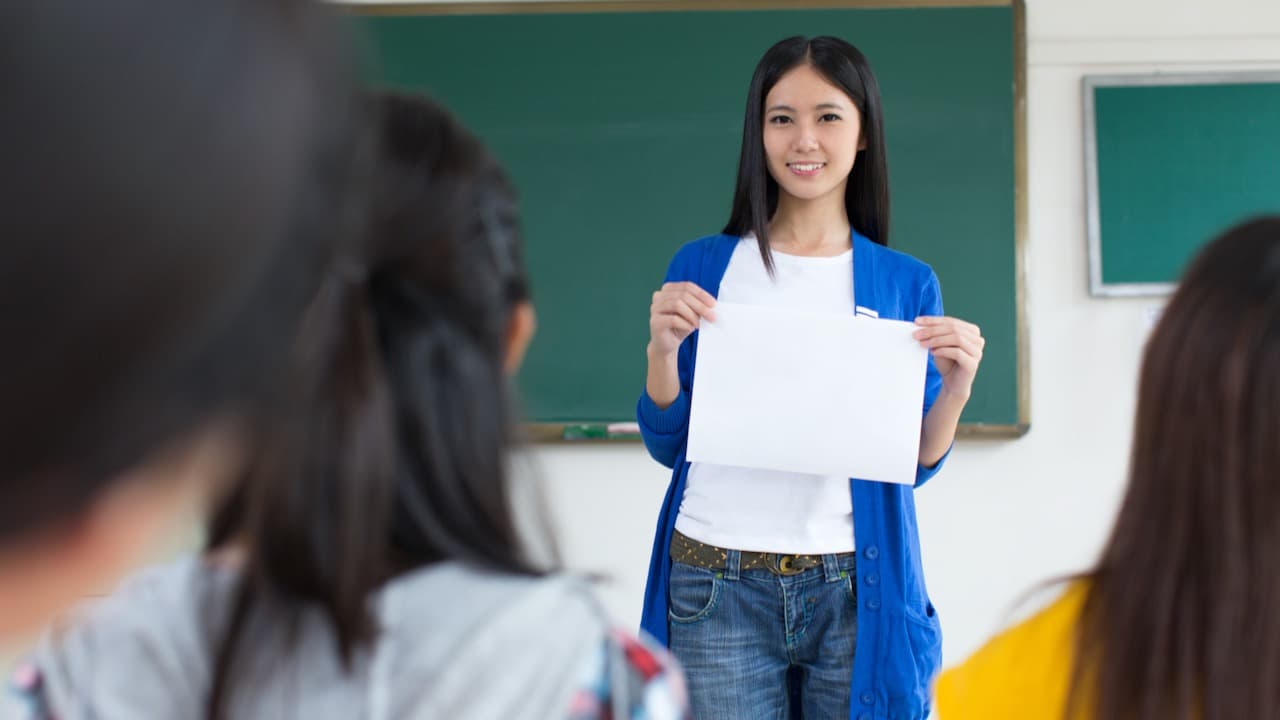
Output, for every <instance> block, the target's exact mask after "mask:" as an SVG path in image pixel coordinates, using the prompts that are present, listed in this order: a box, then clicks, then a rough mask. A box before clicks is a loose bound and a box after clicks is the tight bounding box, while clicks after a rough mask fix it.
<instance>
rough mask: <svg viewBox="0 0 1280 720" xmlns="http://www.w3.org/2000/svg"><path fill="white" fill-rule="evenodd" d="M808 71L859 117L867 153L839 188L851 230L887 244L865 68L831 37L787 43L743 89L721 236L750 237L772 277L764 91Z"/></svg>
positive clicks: (773, 205)
mask: <svg viewBox="0 0 1280 720" xmlns="http://www.w3.org/2000/svg"><path fill="white" fill-rule="evenodd" d="M801 65H809V66H810V67H812V68H813V69H814V70H816V71H817V72H818V74H820V75H822V77H824V78H826V80H827V82H830V83H831V84H832V85H835V86H836V87H838V88H840V90H842V91H843V92H844V93H845V94H846V95H848V96H849V98H850V99H851V100H853V104H854V105H855V106H856V107H857V108H858V114H859V115H861V117H862V139H863V141H864V142H865V144H866V149H865V150H861V151H859V152H858V157H857V159H856V160H855V161H854V163H853V171H852V172H851V173H849V182H848V184H847V185H846V186H845V191H844V204H845V210H846V212H847V213H848V215H849V224H850V225H852V226H853V229H855V230H857V231H858V232H859V233H861V234H862V235H864V236H866V237H867V238H868V239H870V240H871V241H873V242H877V243H880V244H881V245H888V244H889V163H888V160H887V159H886V157H885V143H884V118H883V113H882V111H881V109H880V85H879V84H878V83H877V82H876V76H875V73H873V72H872V71H871V63H869V62H868V61H867V58H866V57H865V56H864V55H863V54H862V53H861V52H860V51H859V50H858V49H857V48H856V47H854V46H853V45H850V44H849V43H847V42H845V41H844V40H841V39H840V38H837V37H829V36H823V37H815V38H806V37H802V36H799V35H797V36H795V37H789V38H787V39H786V40H782V41H779V42H778V43H777V44H775V45H774V46H773V47H771V48H769V49H768V50H766V51H765V53H764V57H761V58H760V62H759V63H757V64H756V69H755V73H754V74H752V76H751V85H750V87H749V88H748V89H747V110H746V114H745V116H744V118H743V121H742V152H741V155H740V156H739V160H738V181H737V185H736V187H735V188H734V191H733V210H732V211H731V212H730V213H729V221H728V222H727V223H725V226H724V230H722V231H721V232H724V233H726V234H729V235H738V236H742V235H746V234H747V233H755V236H756V241H757V242H758V243H759V245H760V256H761V257H762V258H763V259H764V265H765V268H767V269H768V270H769V272H770V273H772V272H773V254H772V253H771V252H770V250H769V221H770V220H771V219H772V218H773V214H774V212H775V211H777V209H778V182H777V181H776V180H774V179H773V176H772V175H770V174H769V163H768V160H767V158H766V157H765V152H764V103H765V99H766V98H767V97H768V96H769V91H770V90H772V89H773V86H774V85H776V84H778V80H779V79H781V78H782V76H783V75H786V74H787V72H789V71H791V70H793V69H795V68H797V67H799V66H801Z"/></svg>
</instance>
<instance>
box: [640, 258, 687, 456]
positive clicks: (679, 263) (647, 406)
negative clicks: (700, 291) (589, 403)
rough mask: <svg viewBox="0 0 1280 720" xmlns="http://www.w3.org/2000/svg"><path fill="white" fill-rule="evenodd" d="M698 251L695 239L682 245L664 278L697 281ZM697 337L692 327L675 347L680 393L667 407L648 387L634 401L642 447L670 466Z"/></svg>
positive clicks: (683, 424) (682, 433) (679, 438)
mask: <svg viewBox="0 0 1280 720" xmlns="http://www.w3.org/2000/svg"><path fill="white" fill-rule="evenodd" d="M700 251H701V245H699V244H696V243H690V244H688V245H685V246H684V247H683V248H681V249H680V251H679V252H677V253H676V255H675V257H674V258H672V259H671V265H670V266H669V267H668V268H667V275H666V278H665V279H664V280H663V282H686V281H693V282H698V277H697V273H696V269H697V268H698V267H699V265H700V262H699V256H700V255H701V252H700ZM697 338H698V331H697V330H694V331H693V332H692V333H690V334H689V337H687V338H685V339H684V342H682V343H680V349H679V350H678V351H677V356H676V369H677V374H678V376H679V378H680V393H679V394H678V395H676V399H675V401H673V402H672V403H671V405H669V406H668V407H666V408H659V407H658V406H657V404H656V403H654V402H653V398H651V397H649V392H648V390H647V389H645V388H641V390H640V400H639V402H638V403H636V420H637V421H638V422H639V424H640V437H641V438H642V439H643V440H644V446H645V448H646V449H647V450H648V451H649V455H651V456H652V457H653V459H654V460H657V461H658V462H660V463H662V464H663V465H666V466H667V467H669V468H673V467H675V464H676V460H677V459H678V458H679V457H680V455H681V453H682V452H683V451H684V447H685V441H686V440H687V439H688V437H689V399H690V394H691V393H692V392H693V358H694V354H695V351H696V348H697V344H698V340H697Z"/></svg>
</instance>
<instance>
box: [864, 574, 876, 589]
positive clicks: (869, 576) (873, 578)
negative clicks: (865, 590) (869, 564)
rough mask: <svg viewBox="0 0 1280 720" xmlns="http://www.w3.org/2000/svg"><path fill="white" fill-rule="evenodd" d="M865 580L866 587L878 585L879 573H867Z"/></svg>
mask: <svg viewBox="0 0 1280 720" xmlns="http://www.w3.org/2000/svg"><path fill="white" fill-rule="evenodd" d="M865 579H866V581H867V584H868V585H871V586H875V585H879V584H880V574H879V573H867V577H866V578H865Z"/></svg>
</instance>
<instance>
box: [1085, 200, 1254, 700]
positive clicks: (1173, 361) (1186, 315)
mask: <svg viewBox="0 0 1280 720" xmlns="http://www.w3.org/2000/svg"><path fill="white" fill-rule="evenodd" d="M1277 369H1280V216H1272V217H1266V218H1259V219H1257V220H1254V221H1252V222H1248V223H1245V224H1242V225H1238V226H1236V227H1234V228H1232V229H1231V230H1229V231H1227V232H1226V233H1225V234H1223V235H1222V236H1221V237H1219V238H1218V239H1216V240H1214V241H1213V242H1212V243H1210V244H1209V245H1208V246H1207V247H1206V248H1205V249H1204V250H1203V251H1202V252H1201V253H1200V254H1199V256H1198V257H1197V258H1196V259H1195V261H1194V262H1192V264H1191V265H1190V267H1189V268H1188V269H1187V272H1186V274H1185V275H1184V276H1183V278H1182V281H1181V282H1180V284H1179V287H1178V290H1177V292H1175V293H1174V295H1173V297H1172V299H1170V301H1169V304H1168V306H1167V307H1166V308H1165V310H1164V313H1163V315H1162V317H1161V319H1160V322H1159V324H1158V325H1157V326H1156V328H1155V330H1154V331H1153V333H1152V335H1151V339H1150V340H1149V341H1148V342H1147V347H1146V350H1145V352H1144V357H1143V362H1142V376H1141V381H1140V383H1139V389H1138V407H1137V414H1136V417H1135V420H1134V433H1133V450H1132V460H1131V466H1130V470H1129V487H1128V491H1127V492H1126V495H1125V498H1124V502H1123V503H1122V505H1121V508H1120V513H1119V515H1118V517H1117V518H1116V523H1115V527H1114V529H1113V530H1112V532H1111V537H1110V539H1109V540H1108V541H1107V544H1106V546H1105V547H1104V549H1103V551H1102V557H1101V559H1100V560H1099V562H1098V565H1097V567H1096V568H1095V569H1094V570H1093V571H1091V572H1090V573H1088V574H1087V575H1086V576H1085V577H1086V578H1087V579H1088V580H1089V590H1088V594H1087V596H1086V600H1085V603H1084V606H1083V610H1082V615H1081V619H1080V627H1079V636H1078V641H1077V642H1078V647H1077V653H1076V658H1075V668H1074V680H1073V693H1072V696H1071V706H1070V707H1069V708H1068V710H1069V712H1068V714H1066V715H1064V716H1065V717H1083V716H1088V717H1096V718H1128V719H1131V720H1156V719H1157V718H1158V719H1160V720H1193V719H1198V718H1257V717H1274V716H1275V713H1276V708H1278V707H1280V686H1278V685H1277V684H1276V682H1275V675H1276V672H1277V671H1280V617H1278V616H1277V615H1276V613H1275V605H1276V602H1277V599H1280V522H1278V521H1277V518H1280V483H1277V482H1276V467H1278V466H1280V375H1277ZM1070 711H1074V714H1073V713H1072V712H1070Z"/></svg>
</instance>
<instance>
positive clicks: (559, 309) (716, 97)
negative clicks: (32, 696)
mask: <svg viewBox="0 0 1280 720" xmlns="http://www.w3.org/2000/svg"><path fill="white" fill-rule="evenodd" d="M536 5H537V3H529V4H524V3H516V4H508V5H505V6H502V9H504V10H510V11H511V12H513V13H517V14H503V13H500V12H499V13H495V12H492V10H493V9H494V8H493V7H491V6H475V7H476V8H483V10H481V9H476V10H474V14H467V13H468V9H467V8H468V6H467V5H434V6H433V5H422V6H413V7H411V8H410V9H408V10H406V9H405V8H404V7H403V6H386V7H381V8H374V9H372V10H368V9H366V10H363V11H360V12H359V13H358V14H357V15H356V20H357V23H358V25H359V26H360V30H361V35H362V37H363V43H364V48H365V52H366V57H367V58H368V68H369V71H368V72H369V73H370V75H371V76H372V78H373V79H374V81H375V82H376V83H379V84H383V85H387V86H392V87H397V88H402V89H419V90H424V91H427V92H429V93H431V94H432V95H434V96H436V97H438V98H440V99H441V100H443V101H444V102H445V103H446V104H448V105H449V106H450V107H451V108H452V109H453V110H454V111H455V112H456V113H457V114H458V115H459V116H460V117H461V118H462V119H463V120H464V121H465V122H466V123H467V124H468V125H469V126H470V127H471V128H473V129H474V130H475V131H476V132H477V133H478V134H479V135H480V136H481V137H482V138H483V139H484V140H485V141H486V142H487V143H488V144H489V145H490V147H492V148H493V149H494V151H495V152H496V153H497V155H498V156H499V157H500V158H501V159H502V160H503V161H504V163H505V164H506V165H507V167H508V169H509V170H510V172H511V174H512V176H513V178H514V180H515V183H516V185H517V186H518V188H519V190H520V193H521V205H522V210H523V220H524V229H525V237H526V244H527V252H528V260H529V266H530V272H531V276H532V283H533V291H534V299H535V302H536V304H537V307H538V310H539V330H538V335H537V337H536V339H535V341H534V344H533V346H532V348H531V349H530V352H529V355H528V357H527V359H526V365H525V369H524V370H523V372H522V374H521V376H520V378H519V385H520V387H521V390H522V394H523V404H524V410H525V413H526V416H527V417H528V418H530V420H531V421H534V422H540V423H574V422H608V421H630V420H634V412H635V401H636V397H637V395H638V393H639V392H640V390H641V388H642V386H643V382H644V371H645V357H644V348H645V344H646V342H647V339H648V310H649V300H650V295H651V294H652V292H653V291H654V290H655V289H657V287H658V285H659V284H660V283H661V281H662V278H663V275H664V273H665V271H666V266H667V263H668V261H669V260H670V258H671V256H672V254H673V253H674V252H675V250H676V249H677V248H678V247H679V246H680V245H681V244H683V243H684V242H686V241H688V240H691V239H694V238H696V237H700V236H702V235H707V234H711V233H714V232H718V231H719V229H720V228H721V227H722V226H723V225H724V222H725V220H726V218H727V215H728V212H729V205H730V200H731V192H732V189H733V182H734V175H735V172H736V168H737V156H738V151H739V144H740V141H741V140H740V138H741V132H742V108H743V107H744V103H745V100H746V90H747V84H748V82H749V80H750V77H751V72H752V70H753V68H754V66H755V63H756V61H757V60H758V59H759V57H760V55H761V54H762V53H763V52H764V50H765V49H766V48H768V47H769V46H770V45H772V44H773V43H774V42H776V41H777V40H779V39H781V38H783V37H786V36H789V35H795V34H804V35H822V34H833V35H839V36H841V37H844V38H846V39H848V40H850V41H851V42H853V43H854V44H856V45H858V46H859V47H860V48H861V49H862V50H863V51H864V52H865V53H866V54H867V56H868V57H869V58H870V59H871V61H872V64H873V66H874V67H875V69H876V72H877V75H878V77H879V80H880V85H881V88H882V92H883V97H884V113H885V122H886V128H887V138H888V156H889V166H890V174H891V178H892V201H893V206H892V223H893V228H892V231H893V235H892V238H891V244H892V246H893V247H896V248H899V249H901V250H905V251H907V252H909V253H912V254H913V255H915V256H917V257H919V258H921V259H923V260H925V261H926V262H928V263H930V264H931V265H933V267H934V268H935V270H936V271H937V273H938V275H939V277H940V279H941V282H942V288H943V296H944V301H945V303H946V307H947V310H948V312H949V313H950V314H953V315H958V316H960V317H964V318H967V319H970V320H972V321H974V322H977V323H979V324H980V325H981V326H982V328H983V331H984V334H985V335H986V336H987V338H988V344H987V348H986V357H985V359H984V361H983V367H982V371H981V374H980V377H979V380H978V382H977V384H976V386H975V388H974V395H973V398H972V400H971V401H970V403H969V406H968V408H967V410H966V413H965V416H964V418H963V420H964V422H965V423H966V427H967V428H968V430H969V431H971V432H972V431H978V432H982V431H983V430H984V429H987V430H990V429H992V428H995V432H996V433H997V434H998V433H1010V432H1018V431H1021V430H1024V429H1025V425H1026V420H1027V417H1026V415H1027V413H1026V404H1025V396H1024V395H1020V390H1025V388H1023V387H1020V381H1021V378H1020V375H1021V374H1022V373H1021V372H1020V369H1021V368H1022V367H1023V364H1024V362H1025V358H1021V357H1020V356H1019V331H1018V317H1019V312H1018V304H1019V290H1018V281H1017V243H1016V238H1015V236H1016V234H1017V233H1016V226H1017V222H1016V218H1015V215H1016V205H1017V203H1016V186H1017V184H1018V183H1017V177H1016V176H1017V172H1016V170H1017V159H1018V158H1017V157H1016V156H1017V152H1016V145H1017V143H1016V135H1017V133H1018V131H1019V130H1018V128H1019V123H1018V121H1017V117H1018V107H1017V91H1016V88H1015V84H1016V81H1017V80H1018V79H1019V76H1020V73H1018V72H1017V70H1016V68H1017V67H1018V64H1019V55H1020V53H1019V48H1018V46H1017V42H1016V38H1018V37H1020V29H1018V28H1017V27H1016V25H1019V24H1020V21H1021V17H1020V15H1021V8H1020V6H1019V7H1014V6H1012V5H1008V4H1006V5H1003V6H989V5H990V3H988V6H986V7H931V8H892V9H873V8H858V7H850V8H836V9H830V8H828V9H779V10H750V11H748V10H714V11H712V10H704V11H682V12H669V11H663V12H652V11H646V12H639V11H617V8H616V7H612V8H611V11H598V10H599V9H600V8H601V7H602V6H614V5H616V4H614V3H608V4H605V3H599V4H592V3H583V4H581V5H573V6H563V5H557V8H558V9H559V10H558V11H557V12H550V13H548V12H535V11H529V12H520V9H521V6H525V7H530V6H536ZM566 7H567V8H568V9H571V10H573V11H572V12H568V11H560V10H563V9H564V8H566ZM1020 398H1021V400H1022V401H1021V402H1020Z"/></svg>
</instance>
